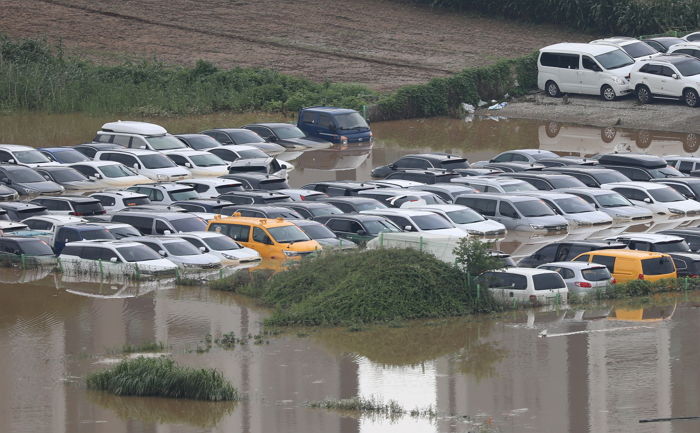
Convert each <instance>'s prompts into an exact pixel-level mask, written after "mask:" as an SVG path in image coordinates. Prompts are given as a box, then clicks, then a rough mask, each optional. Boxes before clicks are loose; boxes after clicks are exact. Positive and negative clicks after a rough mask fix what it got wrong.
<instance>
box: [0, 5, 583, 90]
mask: <svg viewBox="0 0 700 433" xmlns="http://www.w3.org/2000/svg"><path fill="white" fill-rule="evenodd" d="M0 10H2V14H0V29H1V31H2V32H3V33H5V34H8V35H10V36H21V37H28V36H31V37H36V36H46V37H48V38H49V39H50V40H52V41H55V40H58V39H61V40H62V41H63V43H64V45H65V46H66V48H67V49H68V51H69V52H73V53H79V54H82V55H86V56H88V57H90V58H92V59H95V60H98V61H102V62H110V63H113V62H117V61H122V60H125V59H138V58H144V57H156V58H158V59H160V60H162V61H164V62H166V63H175V64H187V65H191V64H192V63H194V62H195V61H196V60H197V59H205V60H209V61H211V62H213V63H215V64H217V65H219V66H222V67H232V66H256V67H267V68H271V69H275V70H278V71H281V72H284V73H289V74H294V75H299V76H305V77H309V78H311V79H314V80H316V81H325V80H328V81H340V82H357V83H363V84H366V85H368V86H370V87H372V88H374V89H377V90H388V89H394V88H396V87H399V86H402V85H406V84H415V83H422V82H425V81H428V80H429V79H431V78H434V77H440V76H445V75H448V74H450V73H452V72H455V71H458V70H461V69H463V68H465V67H468V66H477V65H483V64H487V63H491V62H494V61H495V60H496V59H498V58H505V57H513V56H517V55H521V54H526V53H530V52H532V51H534V50H536V49H538V48H540V47H542V46H544V45H547V44H550V43H554V42H559V41H581V40H590V39H591V38H592V36H585V35H581V34H579V33H569V32H566V31H563V30H561V29H556V28H553V27H548V26H535V25H525V24H516V23H513V22H507V21H501V20H495V19H486V18H480V17H475V16H467V15H463V14H455V13H450V12H445V11H439V10H431V9H427V8H421V7H416V6H411V5H407V4H403V3H395V2H392V1H389V0H353V1H342V0H299V1H294V2H293V1H289V0H281V1H280V0H255V1H246V0H201V1H195V0H140V1H135V0H125V1H118V2H115V1H110V0H0Z"/></svg>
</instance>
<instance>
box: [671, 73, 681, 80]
mask: <svg viewBox="0 0 700 433" xmlns="http://www.w3.org/2000/svg"><path fill="white" fill-rule="evenodd" d="M671 78H673V79H674V80H679V79H680V78H681V77H679V76H678V74H673V75H671Z"/></svg>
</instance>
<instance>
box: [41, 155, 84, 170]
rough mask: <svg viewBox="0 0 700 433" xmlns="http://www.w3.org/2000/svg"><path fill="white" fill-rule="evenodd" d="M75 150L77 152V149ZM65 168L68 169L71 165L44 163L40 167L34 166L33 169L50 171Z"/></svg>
mask: <svg viewBox="0 0 700 433" xmlns="http://www.w3.org/2000/svg"><path fill="white" fill-rule="evenodd" d="M76 152H77V150H76ZM67 168H68V169H70V168H73V167H69V166H68V165H44V166H41V167H36V168H35V170H44V171H49V172H51V171H59V170H65V169H67ZM73 170H75V169H73Z"/></svg>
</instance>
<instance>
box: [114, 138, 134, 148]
mask: <svg viewBox="0 0 700 433" xmlns="http://www.w3.org/2000/svg"><path fill="white" fill-rule="evenodd" d="M112 143H114V144H118V145H120V146H124V147H129V146H130V145H131V137H129V136H125V135H115V136H114V140H112Z"/></svg>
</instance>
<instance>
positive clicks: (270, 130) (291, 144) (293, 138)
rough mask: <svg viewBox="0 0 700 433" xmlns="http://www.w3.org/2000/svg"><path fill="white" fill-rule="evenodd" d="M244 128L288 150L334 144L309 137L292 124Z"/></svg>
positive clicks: (271, 124) (255, 125) (268, 124)
mask: <svg viewBox="0 0 700 433" xmlns="http://www.w3.org/2000/svg"><path fill="white" fill-rule="evenodd" d="M243 128H245V129H249V130H251V131H253V132H255V133H256V134H258V135H259V136H261V137H262V138H263V139H264V140H265V141H267V142H269V143H276V144H279V145H280V146H282V147H285V148H287V149H299V148H307V147H311V148H320V147H330V146H331V144H332V143H331V142H330V141H326V140H321V139H319V138H315V137H308V136H307V135H306V134H304V131H302V130H301V129H299V128H297V126H296V125H292V124H290V123H252V124H250V125H245V126H243Z"/></svg>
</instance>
